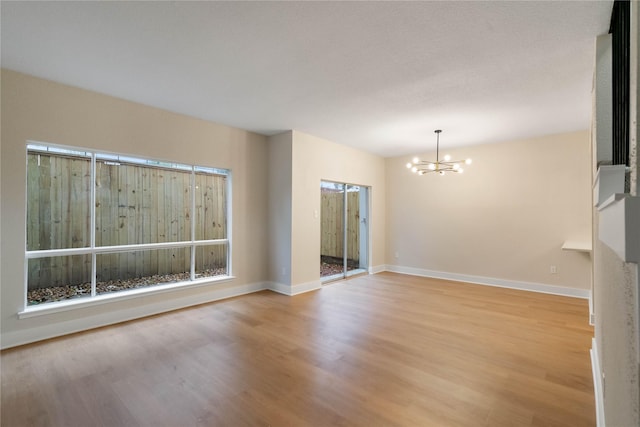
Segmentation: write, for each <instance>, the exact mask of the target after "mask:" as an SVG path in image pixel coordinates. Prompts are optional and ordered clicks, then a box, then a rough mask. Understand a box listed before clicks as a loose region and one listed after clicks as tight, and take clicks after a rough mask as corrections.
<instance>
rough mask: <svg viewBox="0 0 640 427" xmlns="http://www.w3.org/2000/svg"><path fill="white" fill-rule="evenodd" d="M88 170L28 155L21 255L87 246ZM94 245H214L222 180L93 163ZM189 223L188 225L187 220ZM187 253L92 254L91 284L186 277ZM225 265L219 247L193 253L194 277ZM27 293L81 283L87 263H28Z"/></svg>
mask: <svg viewBox="0 0 640 427" xmlns="http://www.w3.org/2000/svg"><path fill="white" fill-rule="evenodd" d="M90 172H91V162H90V161H89V160H88V159H84V158H78V157H63V156H57V155H55V156H50V155H48V154H42V153H29V155H28V171H27V177H28V182H27V197H28V202H27V206H28V209H27V250H30V251H31V250H45V249H61V248H82V247H88V246H89V245H90V227H91V216H90V203H91V185H92V183H91V173H90ZM95 185H96V191H95V220H96V222H95V244H96V246H117V245H127V244H139V243H165V242H177V241H187V240H191V221H192V219H193V220H194V221H195V239H196V240H203V239H206V240H208V239H221V238H225V236H226V235H227V230H226V222H227V221H226V210H227V207H226V188H227V184H226V176H222V175H213V174H205V173H196V174H195V191H196V193H195V196H196V197H195V211H194V212H193V213H192V212H191V192H192V188H191V172H190V171H182V170H176V169H166V168H160V167H153V166H145V165H136V164H127V163H115V162H104V161H97V162H96V182H95ZM192 217H193V218H192ZM190 263H191V255H190V249H189V248H172V249H158V250H145V251H137V252H123V253H110V254H98V255H97V256H96V274H97V280H98V281H108V280H113V279H129V278H134V277H145V276H151V275H154V274H177V273H183V272H188V271H189V270H190ZM225 265H226V246H224V245H222V246H205V247H199V248H197V249H196V271H202V270H205V269H211V268H217V267H221V266H225ZM28 274H29V278H28V280H29V281H28V283H29V289H36V288H41V287H49V286H61V285H72V284H80V283H86V282H87V279H88V281H90V279H91V256H90V255H79V256H70V257H50V258H40V259H32V260H30V261H29V266H28Z"/></svg>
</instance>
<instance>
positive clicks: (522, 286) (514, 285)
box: [386, 265, 591, 299]
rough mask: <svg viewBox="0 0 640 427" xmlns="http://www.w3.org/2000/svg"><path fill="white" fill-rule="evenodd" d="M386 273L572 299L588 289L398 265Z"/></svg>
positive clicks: (583, 295)
mask: <svg viewBox="0 0 640 427" xmlns="http://www.w3.org/2000/svg"><path fill="white" fill-rule="evenodd" d="M386 271H391V272H394V273H402V274H409V275H412V276H421V277H431V278H434V279H444V280H455V281H457V282H466V283H474V284H477V285H487V286H497V287H501V288H510V289H519V290H522V291H531V292H541V293H544V294H553V295H562V296H567V297H574V298H584V299H588V298H590V296H591V291H590V290H589V289H577V288H569V287H565V286H555V285H547V284H543V283H532V282H520V281H515V280H504V279H496V278H493V277H482V276H471V275H467V274H458V273H447V272H443V271H434V270H425V269H421V268H414V267H403V266H400V265H387V266H386Z"/></svg>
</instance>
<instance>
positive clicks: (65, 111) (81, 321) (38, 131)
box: [1, 70, 268, 347]
mask: <svg viewBox="0 0 640 427" xmlns="http://www.w3.org/2000/svg"><path fill="white" fill-rule="evenodd" d="M27 140H35V141H44V142H49V143H56V144H64V145H69V146H77V147H86V148H92V149H98V150H105V151H112V152H118V153H126V154H133V155H139V156H146V157H150V158H155V159H166V160H172V161H176V162H184V163H193V164H198V165H203V166H214V167H221V168H229V169H231V171H232V183H233V184H232V185H233V187H232V203H233V223H232V237H233V246H232V257H233V258H232V259H233V273H234V275H235V276H236V278H235V279H234V280H232V281H230V282H227V283H224V284H217V285H212V286H204V287H198V288H190V289H184V290H177V291H173V292H170V293H164V294H156V295H150V296H144V297H140V298H137V299H135V300H127V301H120V302H113V303H109V304H103V305H98V306H94V307H90V308H84V309H79V310H73V311H66V312H62V313H55V314H50V315H45V316H40V317H34V318H28V319H21V320H19V319H18V318H17V316H16V313H18V312H19V311H21V310H22V309H23V301H24V268H23V266H24V248H25V173H26V160H25V155H26V154H25V142H26V141H27ZM267 154H268V151H267V141H266V138H265V137H263V136H260V135H257V134H253V133H250V132H246V131H243V130H239V129H234V128H230V127H228V126H223V125H219V124H215V123H211V122H206V121H202V120H197V119H194V118H189V117H185V116H181V115H178V114H173V113H170V112H166V111H163V110H159V109H155V108H151V107H146V106H143V105H139V104H134V103H131V102H126V101H123V100H120V99H116V98H112V97H108V96H104V95H100V94H97V93H94V92H89V91H85V90H81V89H77V88H72V87H69V86H64V85H60V84H57V83H52V82H49V81H45V80H41V79H36V78H33V77H29V76H26V75H22V74H18V73H15V72H12V71H7V70H2V151H1V157H2V160H1V161H2V166H1V172H2V175H1V186H2V190H1V191H2V213H1V220H2V223H1V224H2V227H1V229H2V244H1V248H2V249H1V250H2V260H1V263H2V264H1V267H2V271H1V281H2V289H1V297H2V298H1V304H2V305H1V310H2V311H1V321H2V346H3V347H6V346H8V345H14V344H15V343H19V342H24V341H25V340H26V341H29V340H33V339H40V338H42V337H44V336H51V335H59V334H62V333H66V332H70V331H73V330H79V329H83V328H88V327H92V326H96V325H100V324H105V323H111V322H113V321H117V320H123V319H125V318H132V317H139V316H140V315H145V314H149V313H152V312H157V311H165V310H168V309H172V308H176V307H180V306H184V305H188V304H193V303H196V302H204V301H207V300H210V299H212V298H214V297H213V291H214V290H215V291H217V292H218V293H217V294H216V295H219V293H220V292H219V291H220V290H221V289H226V291H225V292H226V294H233V293H234V292H235V291H234V290H233V288H237V287H239V286H240V287H242V286H244V288H243V289H244V290H245V291H249V290H250V289H249V288H248V287H247V286H249V285H252V284H257V283H261V282H263V281H264V280H265V279H266V277H267V267H268V266H267V255H266V253H267V244H268V242H267V239H268V223H267V208H268V203H267V192H268V188H267V173H268V170H267V165H266V163H265V158H266V157H267Z"/></svg>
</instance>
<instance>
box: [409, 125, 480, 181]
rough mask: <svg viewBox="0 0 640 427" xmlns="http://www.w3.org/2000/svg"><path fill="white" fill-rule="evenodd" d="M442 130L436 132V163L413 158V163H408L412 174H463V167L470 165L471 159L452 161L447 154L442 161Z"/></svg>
mask: <svg viewBox="0 0 640 427" xmlns="http://www.w3.org/2000/svg"><path fill="white" fill-rule="evenodd" d="M440 132H442V131H441V130H440V129H438V130H436V131H435V133H436V135H437V137H436V138H437V140H436V161H435V162H430V161H427V160H420V159H419V158H417V157H414V158H413V161H411V162H409V163H407V169H411V172H413V173H417V174H418V175H424V174H427V173H430V172H437V173H439V174H440V175H444V174H445V172H455V173H462V172H464V169H462V165H470V164H471V159H467V160H451V156H450V155H448V154H446V155H445V156H444V160H440Z"/></svg>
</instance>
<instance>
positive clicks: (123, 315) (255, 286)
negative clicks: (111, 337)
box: [1, 283, 269, 349]
mask: <svg viewBox="0 0 640 427" xmlns="http://www.w3.org/2000/svg"><path fill="white" fill-rule="evenodd" d="M266 289H269V288H268V285H267V284H266V283H251V284H246V285H237V286H226V287H220V288H218V289H213V290H211V291H210V292H207V293H205V294H203V293H197V294H192V295H187V296H183V297H172V298H168V299H164V300H162V301H158V302H155V303H150V304H139V305H135V306H134V307H129V308H125V309H116V310H113V311H106V312H103V313H100V314H97V315H93V316H92V315H88V316H84V317H79V318H76V319H72V320H68V321H64V322H51V323H48V324H44V325H42V326H36V327H33V328H25V329H20V330H16V331H11V332H7V333H3V334H2V343H1V348H2V349H6V348H11V347H16V346H19V345H24V344H29V343H32V342H36V341H42V340H46V339H49V338H55V337H59V336H62V335H68V334H72V333H76V332H82V331H86V330H89V329H95V328H100V327H102V326H108V325H113V324H116V323H121V322H126V321H129V320H134V319H139V318H142V317H147V316H153V315H155V314H160V313H166V312H169V311H173V310H179V309H182V308H186V307H190V306H194V305H200V304H205V303H209V302H213V301H218V300H222V299H226V298H231V297H236V296H240V295H245V294H250V293H253V292H258V291H263V290H266ZM80 310H82V309H80ZM29 320H30V319H25V321H29Z"/></svg>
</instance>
